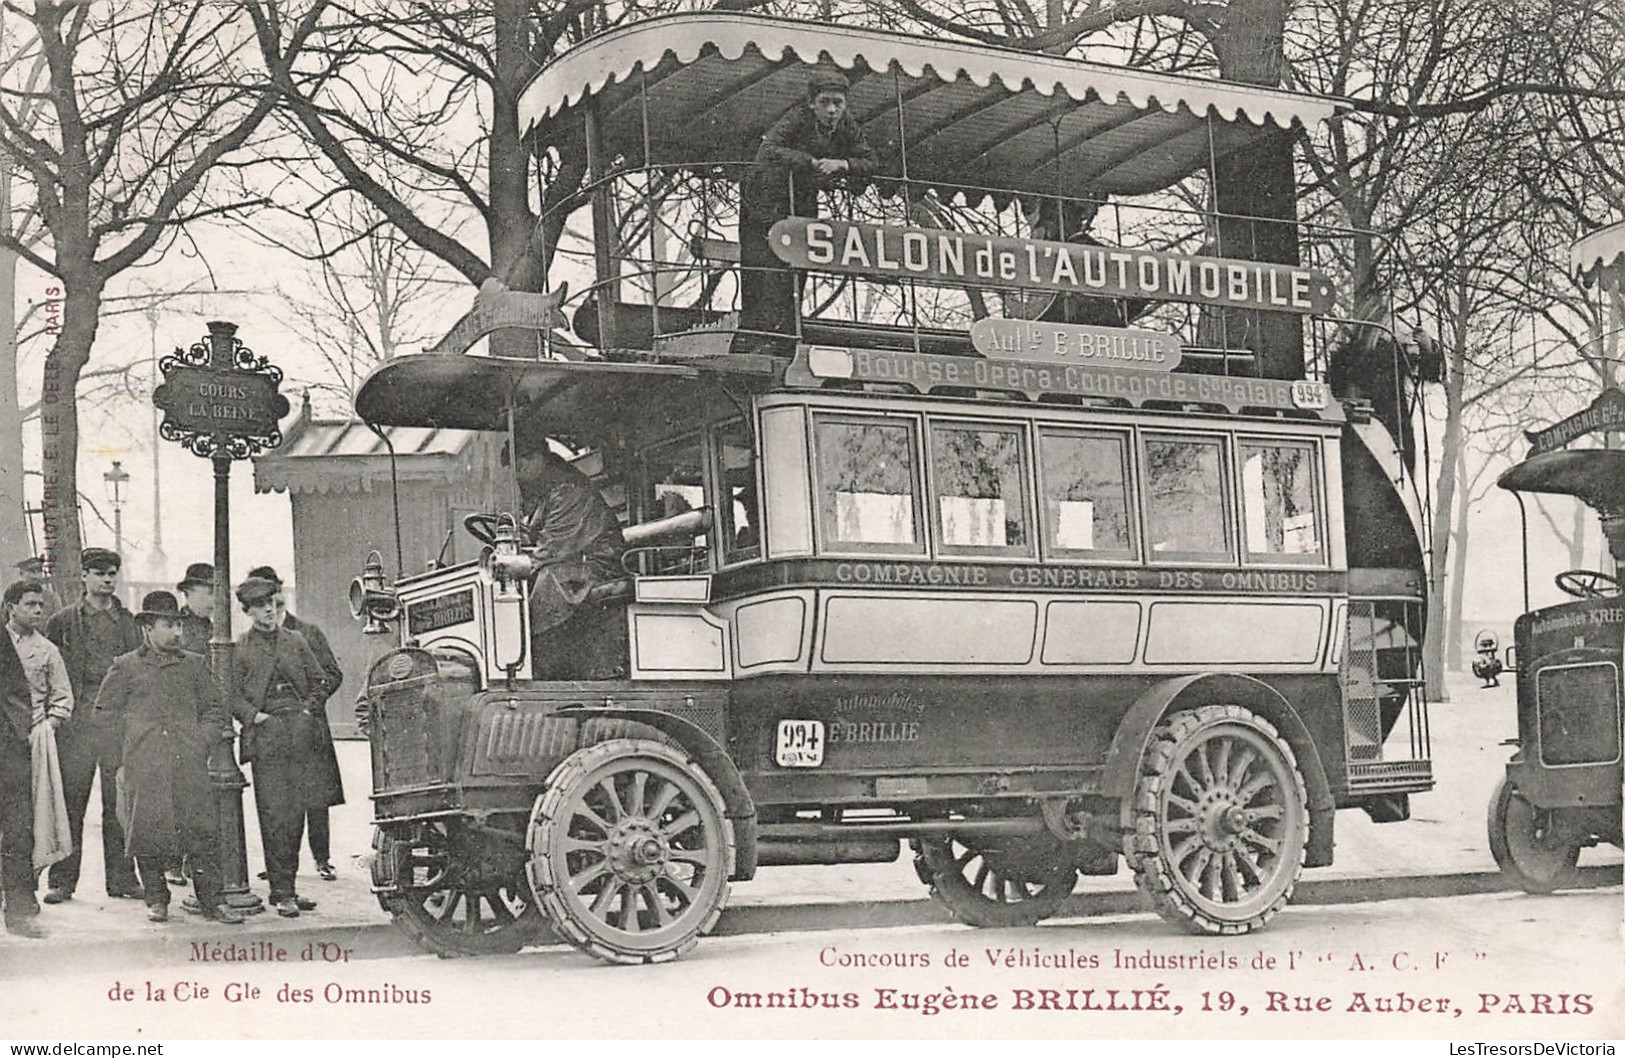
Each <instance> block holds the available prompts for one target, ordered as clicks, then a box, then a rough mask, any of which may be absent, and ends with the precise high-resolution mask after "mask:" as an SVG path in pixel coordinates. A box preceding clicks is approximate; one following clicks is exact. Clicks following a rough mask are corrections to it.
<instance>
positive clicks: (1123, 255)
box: [768, 217, 1336, 314]
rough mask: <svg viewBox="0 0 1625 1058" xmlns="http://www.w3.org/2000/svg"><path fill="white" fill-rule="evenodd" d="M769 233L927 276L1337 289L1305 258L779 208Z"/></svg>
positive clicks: (791, 254) (985, 283) (1122, 286)
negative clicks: (1288, 260)
mask: <svg viewBox="0 0 1625 1058" xmlns="http://www.w3.org/2000/svg"><path fill="white" fill-rule="evenodd" d="M768 243H769V245H771V246H772V248H773V252H774V254H776V255H777V256H778V258H779V259H780V260H781V261H784V262H785V263H786V264H789V265H793V266H795V267H797V268H814V269H819V270H822V271H827V272H843V273H847V274H851V275H866V276H885V277H892V278H907V279H913V280H915V281H917V282H924V283H931V284H936V285H947V286H982V287H1001V286H1002V287H1015V288H1020V289H1026V290H1054V291H1058V292H1060V293H1065V294H1083V295H1087V296H1090V297H1120V298H1149V299H1153V300H1161V301H1190V302H1197V303H1200V304H1206V305H1220V306H1226V307H1229V308H1242V309H1263V310H1268V311H1274V312H1296V313H1310V314H1324V313H1326V312H1327V311H1329V310H1330V309H1331V307H1332V304H1333V301H1334V299H1335V297H1336V291H1335V289H1334V288H1333V286H1332V282H1331V280H1330V279H1329V278H1328V277H1327V276H1326V275H1325V274H1324V273H1322V272H1318V271H1316V270H1314V269H1311V268H1299V267H1295V266H1292V265H1283V264H1273V263H1270V262H1267V261H1242V260H1234V259H1231V258H1224V257H1201V256H1191V255H1186V254H1175V253H1160V252H1157V251H1152V250H1123V249H1118V248H1115V247H1111V246H1087V245H1084V244H1082V243H1067V242H1054V241H1051V240H1047V239H1020V238H1014V237H1010V236H1000V235H976V234H973V233H969V232H961V231H945V230H941V229H935V228H914V227H903V226H892V225H877V224H856V223H852V222H850V221H843V220H826V219H815V218H809V217H787V218H785V219H784V220H781V221H779V222H778V223H777V224H774V225H773V228H772V230H771V231H770V232H769V233H768Z"/></svg>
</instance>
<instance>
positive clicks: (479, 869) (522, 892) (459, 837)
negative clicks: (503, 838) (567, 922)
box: [373, 820, 545, 959]
mask: <svg viewBox="0 0 1625 1058" xmlns="http://www.w3.org/2000/svg"><path fill="white" fill-rule="evenodd" d="M491 844H492V842H490V841H489V840H486V839H476V838H474V837H473V836H472V835H471V834H469V833H468V832H467V828H466V826H465V825H464V824H462V823H461V822H458V821H455V820H454V821H449V822H441V821H437V822H433V823H423V824H419V825H417V826H416V827H415V828H414V829H413V830H412V831H411V832H410V833H409V835H408V836H405V837H397V836H393V835H390V834H386V833H384V832H383V831H379V832H378V833H377V835H376V836H375V838H374V841H373V847H374V849H375V850H376V852H375V855H376V857H377V860H375V863H374V867H373V879H374V881H375V882H376V883H378V884H382V885H392V886H393V887H394V888H395V891H394V892H386V893H382V894H380V896H379V900H380V902H381V903H382V904H383V905H384V909H385V910H387V911H388V912H389V913H390V915H391V917H393V918H394V920H395V924H396V925H397V926H399V927H400V928H401V929H402V931H404V932H405V933H406V935H407V936H409V937H411V938H412V939H413V940H414V941H415V942H417V944H418V945H419V946H420V947H422V948H424V949H425V950H427V951H431V952H434V953H435V954H436V955H438V956H440V957H441V958H444V959H451V958H457V957H459V956H465V955H507V954H511V953H513V952H516V951H518V950H519V949H520V948H523V947H524V946H525V945H526V944H529V943H533V942H535V941H537V940H540V939H541V937H542V935H543V934H544V933H545V923H544V922H543V921H542V916H541V914H540V913H539V912H538V911H537V909H536V903H535V900H534V898H533V897H532V896H531V893H530V887H529V886H528V885H527V884H526V882H525V878H524V872H523V870H521V869H517V868H514V867H512V866H511V865H508V864H502V866H501V867H499V866H497V864H496V863H493V860H494V859H496V857H493V856H492V855H491V852H492V851H493V850H492V849H491V848H490V846H491ZM503 851H505V850H503ZM502 858H503V859H507V858H511V856H505V857H502ZM503 868H506V870H504V869H503Z"/></svg>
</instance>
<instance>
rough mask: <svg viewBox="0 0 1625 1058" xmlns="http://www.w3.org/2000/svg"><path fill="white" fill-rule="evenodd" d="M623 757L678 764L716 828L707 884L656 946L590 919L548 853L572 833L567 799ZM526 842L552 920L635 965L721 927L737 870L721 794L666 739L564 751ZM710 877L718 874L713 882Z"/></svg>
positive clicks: (664, 956)
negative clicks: (715, 857)
mask: <svg viewBox="0 0 1625 1058" xmlns="http://www.w3.org/2000/svg"><path fill="white" fill-rule="evenodd" d="M622 759H634V760H644V761H648V762H650V763H651V765H652V767H653V768H655V769H656V770H659V769H661V768H669V769H674V770H675V771H676V772H677V773H680V774H681V775H682V776H683V777H684V778H686V779H687V780H688V781H689V782H690V783H692V784H693V789H692V790H685V791H683V793H684V796H687V797H688V798H689V799H690V800H691V801H693V799H694V797H695V795H697V796H698V797H699V798H700V799H701V800H702V801H703V802H704V804H696V805H695V807H696V808H697V809H699V810H700V812H701V815H702V817H704V816H707V815H708V816H709V819H708V820H705V823H706V825H707V826H708V827H709V828H710V830H711V832H712V839H713V841H712V842H711V847H714V848H716V849H717V850H719V856H718V862H715V863H712V864H707V865H706V873H707V875H708V877H707V878H706V879H705V881H704V882H702V887H703V893H702V898H701V900H700V901H698V902H697V903H696V904H695V905H693V906H691V907H690V908H689V909H688V910H687V911H686V912H685V913H684V915H683V916H682V925H683V928H682V929H681V930H678V931H676V932H674V933H673V934H672V935H670V936H669V937H667V938H665V939H664V940H662V941H660V942H659V943H656V944H653V945H651V944H648V943H643V944H632V943H627V942H625V941H623V940H622V939H621V936H617V935H616V934H617V933H619V934H621V935H622V936H628V937H630V936H636V937H640V938H641V937H647V936H648V934H647V933H636V934H632V933H626V932H625V931H619V930H616V929H615V927H611V926H609V925H608V923H606V922H602V921H600V920H598V919H596V918H593V917H592V913H591V909H590V908H584V907H582V906H581V901H580V899H579V897H577V895H576V894H574V893H572V892H569V891H568V889H567V887H566V886H564V885H562V884H561V883H562V882H563V881H564V879H563V877H561V872H562V871H563V870H564V869H565V868H564V864H563V863H562V862H561V863H555V862H554V861H553V858H552V857H551V856H550V855H548V854H547V850H549V849H552V848H553V847H554V843H555V841H556V840H559V839H562V838H564V837H566V836H567V835H568V829H569V826H570V820H571V817H572V814H573V813H572V811H571V807H570V805H571V802H572V800H573V799H574V797H575V794H576V793H577V791H579V790H583V789H589V790H590V789H591V788H592V787H593V786H594V785H595V784H596V783H597V781H598V779H597V776H598V774H599V772H600V769H602V768H604V767H605V766H607V765H609V764H611V763H614V762H617V761H619V760H622ZM668 781H669V776H668ZM525 845H526V848H527V849H528V850H529V852H530V860H529V862H528V863H527V865H526V874H527V875H528V877H529V880H530V885H531V890H532V892H534V893H535V895H536V899H537V902H538V903H539V905H540V906H541V909H542V915H543V917H544V918H545V919H546V921H547V923H548V924H549V925H550V926H551V927H552V929H553V931H554V932H555V933H556V934H558V936H559V937H561V938H562V939H563V940H565V941H566V942H568V943H569V944H571V945H573V946H574V947H576V948H578V949H579V950H581V951H583V952H585V953H587V954H588V955H591V956H593V957H594V958H596V959H600V960H602V961H604V962H608V963H617V964H621V965H634V966H635V965H639V964H643V963H658V962H669V961H670V960H672V959H675V958H677V957H678V956H679V955H682V954H683V953H685V952H687V951H689V950H691V949H692V948H693V947H694V946H695V945H696V944H698V943H699V940H700V938H701V937H702V936H704V935H705V934H707V933H709V932H710V931H711V929H712V928H713V927H715V926H716V923H717V919H718V918H719V917H720V916H721V914H722V909H723V908H724V907H725V906H726V905H727V903H728V879H729V878H730V877H731V876H732V875H733V871H734V862H735V846H734V834H733V826H732V824H730V823H729V821H728V818H727V810H726V808H725V806H724V802H723V800H722V794H721V793H719V792H718V790H717V788H716V784H715V783H713V782H712V781H711V779H710V777H709V776H707V775H706V774H705V771H704V769H703V768H701V767H700V765H699V763H698V762H696V761H695V760H694V759H693V758H692V757H690V756H689V755H688V754H687V753H686V752H685V751H684V750H683V749H682V748H681V747H678V746H674V745H670V744H667V743H665V742H656V741H653V740H650V739H629V738H622V739H610V740H608V741H605V742H598V743H595V744H593V745H591V746H587V747H585V748H584V749H579V750H577V751H576V752H574V753H572V754H571V755H570V756H569V757H566V758H565V759H564V761H563V762H562V763H560V764H559V766H558V767H557V768H555V769H554V770H553V774H552V775H550V776H549V777H548V780H547V786H546V788H545V789H544V790H543V791H542V794H541V796H539V797H537V799H536V804H535V806H534V807H533V808H532V810H531V817H530V828H529V831H528V833H527V835H526V842H525ZM710 875H714V876H715V879H714V883H713V879H712V878H711V877H709V876H710ZM595 927H596V928H595ZM611 931H613V932H611Z"/></svg>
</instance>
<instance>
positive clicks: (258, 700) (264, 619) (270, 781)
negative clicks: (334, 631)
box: [231, 577, 326, 918]
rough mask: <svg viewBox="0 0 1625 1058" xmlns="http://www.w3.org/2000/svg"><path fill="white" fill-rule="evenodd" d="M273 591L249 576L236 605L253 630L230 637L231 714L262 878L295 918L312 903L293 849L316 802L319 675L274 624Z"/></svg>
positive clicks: (298, 642)
mask: <svg viewBox="0 0 1625 1058" xmlns="http://www.w3.org/2000/svg"><path fill="white" fill-rule="evenodd" d="M276 593H277V586H276V583H275V582H274V581H269V580H266V579H264V578H263V577H249V578H248V579H247V580H245V581H243V583H242V584H241V585H239V586H238V588H237V601H238V602H239V603H241V604H242V607H243V612H244V613H245V614H247V615H248V619H249V620H250V621H252V622H253V627H251V628H249V629H248V631H246V632H244V633H243V634H242V635H241V636H239V637H238V639H237V649H236V651H235V652H234V654H233V656H232V666H231V668H232V680H231V686H232V700H231V712H232V715H233V716H235V717H236V718H237V720H238V722H240V723H241V724H242V725H243V737H242V742H241V746H240V754H241V759H242V762H243V763H244V764H251V765H252V766H253V768H254V808H255V812H256V814H257V815H258V817H259V823H260V841H261V844H262V846H263V848H264V850H265V873H266V877H267V878H268V879H269V880H270V883H271V903H272V904H273V905H274V906H275V907H276V910H277V914H279V915H281V916H283V917H284V918H297V917H298V915H299V913H300V912H301V911H311V910H314V909H315V907H316V902H315V901H313V900H307V899H305V898H304V897H302V896H300V895H299V893H298V890H297V888H296V887H295V877H296V876H297V874H298V873H299V844H300V841H301V839H302V838H303V837H304V830H305V813H307V812H308V811H309V810H310V809H311V807H312V806H314V805H318V804H321V803H322V798H323V797H324V795H325V792H326V791H325V787H326V783H325V782H324V781H323V776H322V768H321V746H322V731H323V726H322V722H321V721H320V720H318V719H317V718H316V714H317V712H318V711H320V710H321V708H322V700H323V699H322V696H323V691H324V689H325V686H326V685H325V679H326V677H325V675H324V674H323V672H322V667H321V665H320V664H319V663H318V662H317V661H316V655H315V654H314V653H312V652H311V649H310V644H309V643H308V642H306V641H305V637H304V636H302V635H300V634H299V633H298V632H292V631H289V630H288V629H286V628H283V627H281V626H279V625H278V624H277V619H276Z"/></svg>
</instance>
